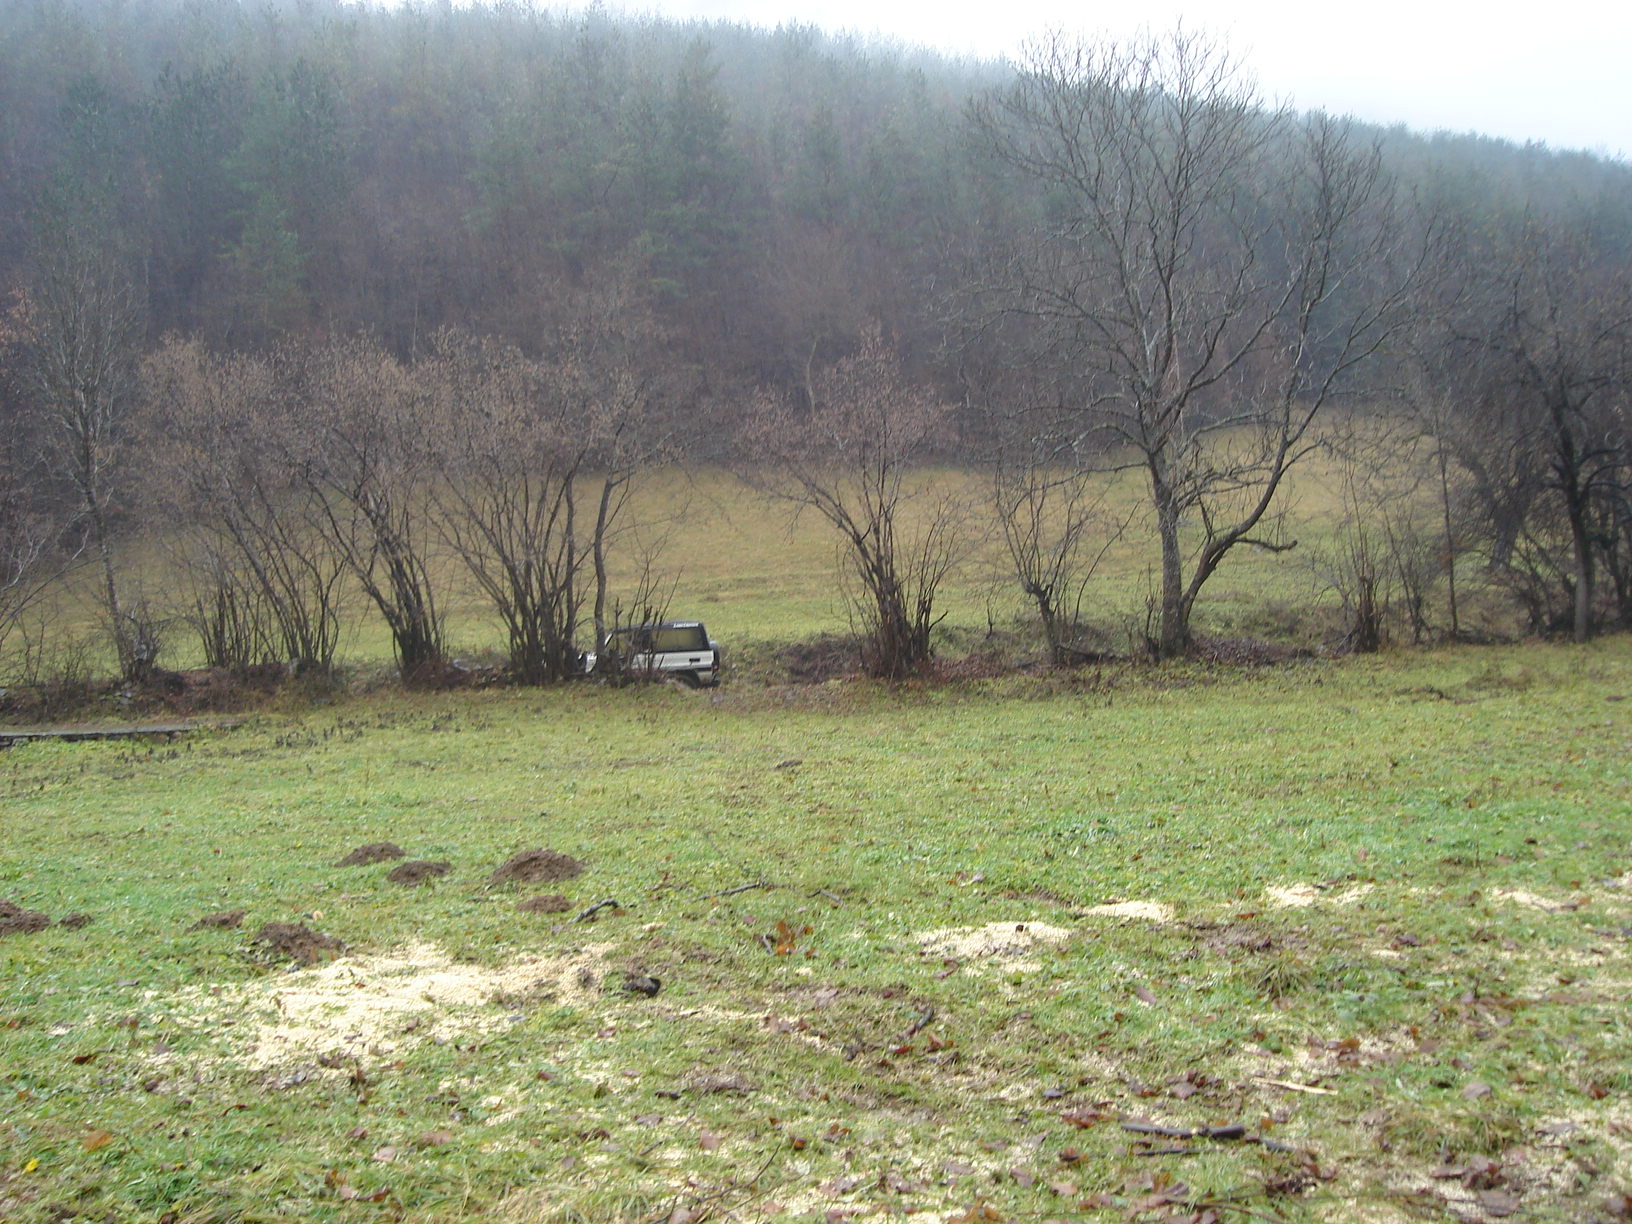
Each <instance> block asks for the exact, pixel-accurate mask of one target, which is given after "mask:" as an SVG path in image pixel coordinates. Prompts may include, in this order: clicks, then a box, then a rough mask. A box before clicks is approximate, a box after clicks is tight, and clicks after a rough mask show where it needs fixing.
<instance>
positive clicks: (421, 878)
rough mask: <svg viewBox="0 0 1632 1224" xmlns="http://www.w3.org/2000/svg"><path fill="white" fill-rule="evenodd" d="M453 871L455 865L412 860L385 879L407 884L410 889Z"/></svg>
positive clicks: (394, 869) (394, 870)
mask: <svg viewBox="0 0 1632 1224" xmlns="http://www.w3.org/2000/svg"><path fill="white" fill-rule="evenodd" d="M452 870H453V864H452V863H447V862H442V863H431V862H427V861H426V860H424V859H412V860H410V861H409V862H406V863H403V864H402V865H401V866H398V867H395V868H393V869H392V870H391V872H390V873H389V874H387V876H386V877H385V878H386V879H388V880H390V881H391V883H393V884H405V885H407V886H408V887H410V888H415V887H418V886H419V885H421V884H423V883H425V881H426V880H434V879H436V877H437V876H445V875H447V874H448V872H450V871H452Z"/></svg>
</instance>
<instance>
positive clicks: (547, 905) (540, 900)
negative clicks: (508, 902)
mask: <svg viewBox="0 0 1632 1224" xmlns="http://www.w3.org/2000/svg"><path fill="white" fill-rule="evenodd" d="M571 908H572V902H571V901H568V900H567V899H566V898H565V897H563V896H562V895H561V894H560V893H535V894H534V895H533V896H531V897H528V898H527V899H526V900H524V901H521V902H519V903H518V904H517V905H516V909H517V910H519V911H520V912H521V913H523V914H564V913H566V912H567V911H568V910H570V909H571Z"/></svg>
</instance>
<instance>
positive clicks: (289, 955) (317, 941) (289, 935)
mask: <svg viewBox="0 0 1632 1224" xmlns="http://www.w3.org/2000/svg"><path fill="white" fill-rule="evenodd" d="M250 942H252V943H254V944H257V945H259V946H260V947H263V948H265V949H267V950H268V951H269V952H271V954H272V955H273V957H275V958H276V959H279V960H293V961H299V962H300V963H301V964H303V965H315V964H317V963H318V962H320V961H325V960H330V959H332V958H334V957H336V956H338V955H340V953H342V952H344V951H345V950H346V945H345V944H344V943H342V942H341V941H340V940H338V939H336V938H335V937H334V936H332V935H324V934H322V933H321V932H319V931H314V930H312V929H311V928H310V927H308V926H307V925H306V924H305V923H304V922H268V923H267V924H266V925H265V926H263V927H261V929H260V930H259V931H257V932H255V938H254V939H253V940H251V941H250Z"/></svg>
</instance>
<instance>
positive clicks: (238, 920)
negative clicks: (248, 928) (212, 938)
mask: <svg viewBox="0 0 1632 1224" xmlns="http://www.w3.org/2000/svg"><path fill="white" fill-rule="evenodd" d="M248 912H249V911H247V910H241V909H235V910H217V911H216V912H215V913H213V914H205V915H204V917H202V918H200V919H199V920H198V921H197V922H195V923H193V925H192V926H190V927H188V928H187V929H188V930H189V931H230V930H232V929H233V928H234V927H237V926H242V925H243V921H244V915H245V914H246V913H248Z"/></svg>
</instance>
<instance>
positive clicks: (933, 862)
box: [0, 482, 1632, 1224]
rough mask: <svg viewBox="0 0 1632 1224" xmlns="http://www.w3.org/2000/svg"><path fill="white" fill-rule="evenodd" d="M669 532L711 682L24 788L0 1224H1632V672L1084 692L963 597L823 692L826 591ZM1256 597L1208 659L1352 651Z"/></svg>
mask: <svg viewBox="0 0 1632 1224" xmlns="http://www.w3.org/2000/svg"><path fill="white" fill-rule="evenodd" d="M688 496H689V498H690V501H689V506H688V510H687V512H686V514H685V515H684V517H683V520H682V526H681V528H680V529H679V535H678V537H677V540H678V541H680V542H682V551H683V552H684V555H685V556H687V557H688V558H695V560H693V561H688V563H687V565H686V567H685V568H684V569H683V570H681V571H679V572H678V574H677V576H676V583H675V587H674V592H675V594H674V599H673V602H672V605H671V610H672V611H673V612H674V613H675V614H677V615H680V614H683V615H696V616H700V617H702V618H703V619H705V620H706V621H707V622H708V624H709V627H710V630H711V632H712V633H713V634H714V636H715V637H717V638H719V639H720V640H721V641H722V642H723V643H724V645H725V646H726V649H727V652H728V654H727V658H728V671H727V679H726V682H725V684H724V685H722V686H721V687H720V688H719V689H717V690H704V691H700V692H699V691H691V690H687V689H683V688H679V687H674V686H663V685H656V686H652V685H645V686H641V685H637V686H633V687H626V688H614V687H607V686H603V685H599V684H595V683H588V682H579V683H573V684H569V685H566V686H560V687H556V688H550V689H539V690H516V689H499V688H495V689H485V690H478V691H449V692H419V693H414V692H403V691H401V690H399V689H396V688H394V687H382V688H380V689H378V690H377V691H373V692H366V693H358V692H356V691H346V690H340V691H335V692H331V693H328V694H327V695H323V696H318V697H312V696H310V695H304V696H303V695H299V694H294V693H289V692H286V693H284V694H282V695H280V696H278V697H276V698H274V699H272V700H271V702H270V704H267V705H264V706H262V707H260V708H258V709H253V710H251V711H249V712H247V713H245V714H242V715H240V716H238V717H239V720H238V721H236V722H234V723H229V724H227V725H221V726H219V727H217V728H215V729H204V730H200V731H197V732H194V733H193V734H190V735H186V736H183V737H179V738H176V739H174V740H168V741H166V740H152V741H148V740H124V741H110V742H100V743H57V742H33V743H27V744H20V745H18V746H15V747H12V748H10V749H7V750H5V751H3V752H0V812H3V815H0V830H3V833H4V836H3V837H0V902H3V903H4V910H3V916H0V932H3V937H0V981H3V982H4V991H3V993H0V1137H3V1142H0V1219H3V1220H6V1221H18V1222H24V1221H26V1222H28V1224H35V1222H41V1224H43V1222H47V1221H49V1222H52V1224H58V1222H63V1221H70V1220H84V1221H103V1220H121V1221H122V1220H132V1221H138V1220H139V1221H167V1222H169V1224H206V1222H220V1224H225V1222H227V1221H274V1220H314V1221H315V1220H336V1221H339V1220H344V1221H373V1220H404V1221H427V1222H453V1221H478V1220H480V1221H503V1222H513V1224H567V1222H569V1221H604V1222H617V1224H665V1222H666V1224H700V1222H701V1221H704V1220H721V1221H728V1220H729V1221H759V1220H787V1221H821V1222H823V1224H839V1222H840V1221H855V1222H858V1224H859V1222H861V1221H866V1220H870V1219H880V1220H881V1219H886V1218H894V1217H898V1216H902V1215H912V1216H913V1217H914V1218H917V1219H922V1220H926V1221H938V1222H940V1224H983V1222H989V1224H1000V1222H1004V1221H1044V1220H1056V1219H1058V1220H1079V1219H1080V1220H1105V1221H1113V1220H1115V1221H1135V1222H1155V1221H1188V1222H1192V1224H1201V1222H1204V1221H1243V1222H1244V1221H1253V1220H1272V1221H1302V1220H1321V1221H1352V1220H1365V1221H1378V1222H1390V1221H1401V1222H1404V1221H1414V1220H1422V1219H1462V1220H1486V1219H1502V1218H1513V1219H1524V1220H1536V1221H1560V1222H1563V1221H1583V1220H1597V1221H1606V1222H1607V1221H1614V1220H1621V1219H1625V1218H1626V1216H1627V1214H1628V1212H1629V1211H1632V1200H1629V1199H1628V1197H1627V1195H1628V1192H1629V1191H1632V1072H1629V1070H1628V1068H1629V1067H1632V1057H1629V1056H1632V1033H1629V1024H1628V1019H1627V1014H1626V1008H1625V1001H1626V998H1627V997H1628V991H1629V989H1632V978H1629V974H1628V969H1627V947H1628V939H1629V938H1632V846H1629V833H1632V819H1629V818H1628V811H1629V806H1632V777H1629V775H1628V771H1627V760H1628V759H1629V754H1632V719H1629V718H1628V704H1627V703H1628V700H1629V699H1632V643H1629V642H1628V641H1627V640H1626V639H1625V638H1624V637H1609V638H1605V639H1602V640H1600V641H1597V642H1594V643H1591V644H1588V645H1585V646H1573V645H1562V644H1512V645H1499V646H1479V647H1472V646H1463V647H1457V648H1439V649H1420V650H1419V649H1406V648H1403V647H1395V648H1392V649H1389V650H1385V651H1383V652H1382V653H1380V654H1377V655H1372V656H1353V657H1345V658H1328V657H1319V653H1318V647H1319V642H1320V639H1319V634H1318V633H1315V634H1313V635H1309V636H1307V637H1306V641H1305V645H1306V647H1307V649H1306V650H1304V651H1302V652H1295V651H1290V650H1287V651H1282V652H1281V653H1280V654H1279V655H1278V656H1277V657H1278V658H1279V659H1280V661H1278V662H1271V663H1268V664H1260V665H1253V666H1245V665H1239V664H1228V665H1225V664H1219V663H1209V662H1203V661H1184V662H1171V663H1164V664H1160V665H1154V664H1137V663H1133V662H1119V661H1108V662H1104V663H1101V664H1099V665H1095V666H1086V667H1080V668H1074V669H1053V668H1047V667H1042V666H1037V665H1034V664H1027V663H1026V662H1025V660H1026V657H1027V651H1028V649H1030V648H1029V647H1028V646H1027V644H1026V640H1025V639H1024V636H1023V629H1022V627H1021V622H1020V621H1019V620H1018V619H1017V618H1018V616H1019V608H1018V606H1017V604H1016V603H1015V601H1014V600H1013V599H1012V598H1010V597H1009V596H1007V595H1002V594H997V593H995V592H996V591H997V588H996V587H994V586H991V585H989V584H988V583H987V582H986V580H985V578H984V577H982V576H981V575H980V574H979V573H978V572H976V570H975V569H973V568H972V569H971V571H970V572H969V573H967V574H962V575H960V576H959V579H958V581H957V583H956V584H955V585H953V586H952V587H950V588H949V595H948V601H947V608H948V618H947V621H946V623H945V625H944V626H943V629H942V630H941V631H940V632H941V637H940V638H939V639H938V640H939V641H940V642H941V657H942V662H943V663H944V671H943V674H941V675H939V676H938V677H937V678H933V679H926V680H920V681H913V682H909V683H905V684H898V685H894V686H891V685H885V684H882V683H879V682H875V681H870V680H866V679H864V678H860V677H858V676H856V675H854V674H850V675H840V676H838V677H837V678H832V679H828V680H825V681H824V682H819V683H795V682H793V680H792V679H791V678H790V677H789V676H788V675H786V674H785V668H784V667H783V666H782V665H781V664H779V663H778V662H777V656H776V649H775V644H777V643H781V644H784V645H785V644H787V643H790V642H798V641H802V640H805V639H808V638H809V637H810V636H811V635H813V634H817V633H822V632H828V633H836V634H842V633H844V632H846V631H847V628H848V622H847V618H846V614H845V611H844V605H843V602H842V600H841V599H840V598H839V597H838V596H837V595H836V593H835V585H834V581H833V578H832V575H833V573H834V571H835V566H834V561H833V552H832V549H831V547H830V545H829V544H828V542H827V541H826V539H825V538H824V537H823V536H822V535H821V533H820V532H819V531H817V530H815V528H814V526H813V525H811V524H809V523H802V524H801V525H800V526H799V528H798V530H796V531H795V532H793V533H792V534H791V535H789V534H786V533H785V532H783V530H782V529H781V528H780V527H779V526H776V525H775V524H774V523H773V522H772V520H771V519H769V518H767V517H765V516H766V511H765V509H764V507H763V505H762V504H761V503H758V502H757V501H755V500H754V499H752V498H750V497H748V496H746V495H745V494H742V493H741V492H740V491H737V492H733V491H732V488H731V486H728V485H726V484H724V483H723V482H722V483H717V484H714V485H707V484H700V485H697V486H694V487H692V488H691V489H690V490H689V493H688ZM1302 497H1303V501H1302V504H1303V505H1305V506H1317V503H1316V502H1315V500H1314V497H1315V495H1314V494H1313V493H1311V492H1309V491H1308V490H1306V491H1305V492H1304V494H1303V495H1302ZM1317 508H1318V506H1317ZM1314 520H1315V515H1313V514H1311V515H1310V516H1309V522H1310V523H1311V524H1313V522H1314ZM778 521H779V520H778ZM1316 530H1317V529H1316V528H1315V527H1314V526H1312V525H1311V526H1310V527H1309V528H1308V529H1307V530H1305V532H1304V534H1305V536H1306V537H1308V538H1309V539H1311V540H1313V539H1315V538H1316V537H1315V535H1312V534H1311V533H1312V532H1315V531H1316ZM693 535H695V536H696V537H697V538H698V542H699V543H701V544H706V547H697V548H695V549H693V548H692V547H691V545H690V538H691V537H692V536H693ZM1300 547H1304V546H1302V545H1300ZM1136 552H1137V550H1136V549H1134V548H1133V547H1132V546H1131V545H1130V547H1129V556H1130V557H1132V558H1133V559H1132V562H1131V567H1130V565H1129V564H1124V563H1120V562H1119V563H1118V565H1117V566H1116V567H1114V572H1109V573H1108V574H1107V578H1106V582H1107V587H1106V589H1107V591H1108V592H1109V593H1110V594H1109V595H1108V598H1107V602H1106V606H1108V607H1120V609H1121V611H1120V612H1119V613H1116V614H1115V615H1112V616H1109V617H1108V618H1107V624H1109V625H1111V626H1112V627H1114V624H1115V620H1116V616H1117V615H1121V616H1126V615H1133V614H1135V613H1136V612H1137V605H1138V603H1139V600H1140V598H1141V594H1140V592H1141V585H1142V583H1143V581H1144V577H1143V572H1142V570H1141V569H1140V568H1139V563H1138V560H1137V557H1136V556H1134V554H1135V553H1136ZM1244 560H1245V561H1246V564H1244V565H1242V566H1239V567H1234V566H1233V562H1232V568H1231V569H1229V570H1228V571H1226V572H1225V573H1223V574H1221V576H1220V578H1219V579H1218V597H1217V598H1216V599H1214V600H1212V601H1210V602H1209V603H1208V604H1207V610H1206V611H1205V613H1204V614H1199V615H1202V619H1203V623H1204V624H1206V625H1207V626H1208V629H1207V631H1208V632H1212V633H1222V634H1228V635H1235V636H1241V637H1247V636H1252V635H1253V630H1252V626H1251V625H1250V624H1249V623H1248V620H1249V618H1250V617H1261V616H1263V615H1264V611H1263V610H1264V609H1265V608H1266V607H1269V608H1271V609H1273V608H1275V607H1284V609H1287V610H1289V611H1287V612H1286V615H1289V616H1290V615H1292V612H1291V611H1290V610H1293V609H1310V608H1313V609H1316V610H1317V611H1318V608H1319V606H1320V605H1319V602H1318V600H1312V599H1305V598H1303V597H1302V595H1301V594H1300V593H1301V592H1306V591H1309V590H1313V589H1314V588H1313V587H1312V586H1310V585H1308V579H1307V578H1306V575H1308V574H1309V573H1311V572H1312V571H1311V569H1310V567H1309V566H1308V565H1307V564H1306V563H1304V562H1303V561H1302V560H1300V553H1299V551H1298V550H1293V551H1292V552H1288V553H1280V554H1263V555H1261V556H1253V557H1248V558H1245V559H1244ZM1300 567H1301V570H1300ZM1232 590H1239V591H1241V592H1242V593H1243V594H1244V595H1245V594H1250V595H1251V598H1250V599H1247V598H1242V599H1241V600H1240V601H1235V600H1232V599H1231V598H1230V594H1229V593H1230V592H1231V591H1232ZM1277 591H1284V592H1285V598H1284V601H1281V600H1279V599H1278V598H1276V597H1275V596H1274V593H1275V592H1277ZM1266 594H1267V595H1268V596H1270V598H1268V599H1267V600H1266ZM1119 601H1120V602H1119ZM1298 615H1304V616H1313V615H1315V613H1311V612H1307V611H1306V612H1300V613H1298ZM1309 623H1311V624H1313V623H1314V622H1313V621H1310V622H1309ZM476 625H477V622H476V621H475V620H471V621H470V622H468V627H467V628H466V629H462V630H459V631H458V632H456V633H455V634H454V637H455V638H456V639H457V640H460V641H470V642H473V643H475V644H477V645H479V644H480V642H479V631H478V629H477V628H476ZM994 626H995V628H996V630H997V631H998V637H999V638H1001V639H1003V640H1004V641H1005V642H1006V645H1004V647H1003V649H1004V650H1005V651H1006V652H1007V659H1008V662H1007V664H1006V665H1005V666H1002V667H996V666H993V667H989V668H988V667H974V666H969V665H967V662H966V663H965V665H964V666H963V667H962V668H961V670H960V668H959V667H958V666H954V664H955V662H956V661H957V660H960V659H962V660H965V661H967V660H968V659H970V658H971V657H978V656H979V654H980V652H981V651H982V650H984V649H988V648H989V647H988V645H987V638H986V635H987V634H988V633H989V632H992V631H993V627H994ZM1282 628H1283V630H1284V629H1285V626H1283V627H1282ZM1282 636H1283V637H1296V633H1291V634H1286V633H1284V632H1283V634H1282ZM994 640H996V639H994ZM357 642H359V643H362V644H363V649H361V650H360V651H359V654H360V655H361V656H362V657H367V655H368V653H369V651H368V649H367V647H366V643H367V638H366V635H360V636H359V637H358V639H357ZM382 644H383V643H382ZM375 657H379V655H378V652H377V651H376V653H375Z"/></svg>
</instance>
